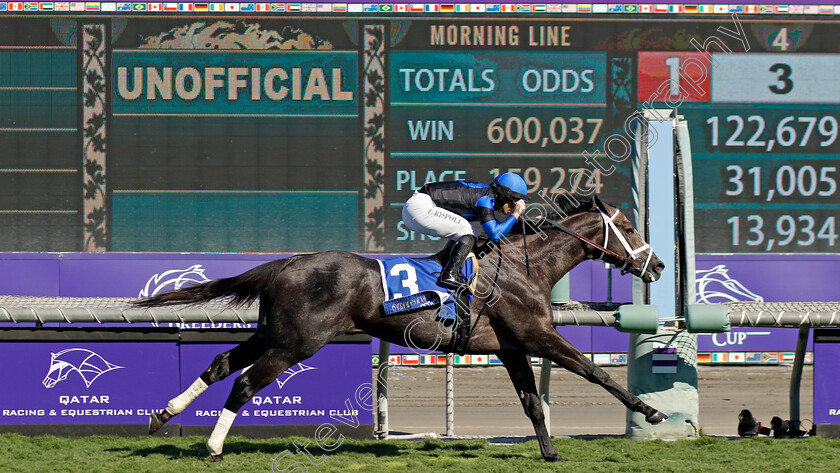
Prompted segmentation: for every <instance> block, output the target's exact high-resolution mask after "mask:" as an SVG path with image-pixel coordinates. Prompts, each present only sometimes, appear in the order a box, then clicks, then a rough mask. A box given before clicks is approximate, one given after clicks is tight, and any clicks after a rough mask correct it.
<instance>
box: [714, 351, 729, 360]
mask: <svg viewBox="0 0 840 473" xmlns="http://www.w3.org/2000/svg"><path fill="white" fill-rule="evenodd" d="M727 355H728V353H725V352H724V353H712V363H726V357H727Z"/></svg>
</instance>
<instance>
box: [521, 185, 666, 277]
mask: <svg viewBox="0 0 840 473" xmlns="http://www.w3.org/2000/svg"><path fill="white" fill-rule="evenodd" d="M595 206H596V210H598V213H599V214H601V218H602V219H603V221H604V244H603V245H599V244H597V243H595V242H594V241H592V240H590V239H588V238H586V237H585V236H583V235H581V234H580V233H578V232H576V231H574V230H572V229H571V228H569V227H567V226H565V225H563V224H562V223H560V222H558V221H556V220H552V219H548V218H544V219H542V220H541V221H542V222H545V223H547V224H549V225H551V226H552V227H554V228H556V229H558V230H560V231H562V232H564V233H567V234H569V235H571V236H573V237H575V238H577V239H578V240H580V241H582V242H584V243H586V244H587V245H589V246H591V247H593V248H595V249H596V250H598V251H600V252H601V255H600V256H599V257H598V258H596V259H603V258H604V257H605V256H612V257H613V258H615V259H617V260H619V261H621V262H623V263H624V265H622V266H621V268H619V269H621V274H627V273H629V272H630V270H631V269H632V266H633V263H635V262H636V261H638V259H639V256H638V255H639V253H641V252H642V251H645V250H648V255H647V258H646V259H645V264H644V266H642V270H641V274H644V273H645V271H646V270H647V267H648V264H649V263H650V259H651V257H652V256H653V251H652V250H651V249H650V244H648V243H645V244H644V245H642V246H640V247H639V248H636V249H633V248H631V247H630V244H629V243H628V242H627V240H626V239H625V238H624V235H622V234H621V231H620V230H619V229H618V227H617V226H616V225H615V218H616V217H618V214H619V210H618V209H616V210H615V213H614V214H613V215H612V217H610V216H608V215H607V214H606V212H604V210H605V209H603V208H602V205H601V204H600V202H598V200H597V198H596V203H595ZM531 225H532V226H534V224H533V223H532V224H531ZM611 233H613V234H615V236H616V238H617V239H618V241H619V242H620V243H621V246H623V247H624V250H625V251H626V252H627V256H621V255H619V254H618V253H616V252H614V251H612V250H608V249H607V245H608V244H609V241H610V234H611Z"/></svg>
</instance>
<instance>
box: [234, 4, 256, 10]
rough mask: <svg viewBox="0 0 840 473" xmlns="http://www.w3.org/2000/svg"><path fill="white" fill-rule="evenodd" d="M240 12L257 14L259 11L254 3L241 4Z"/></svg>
mask: <svg viewBox="0 0 840 473" xmlns="http://www.w3.org/2000/svg"><path fill="white" fill-rule="evenodd" d="M238 11H244V12H255V11H257V6H256V5H254V4H253V3H240V4H239V10H238Z"/></svg>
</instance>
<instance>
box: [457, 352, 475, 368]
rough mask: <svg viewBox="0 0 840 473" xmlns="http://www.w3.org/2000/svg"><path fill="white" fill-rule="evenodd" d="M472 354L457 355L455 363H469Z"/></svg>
mask: <svg viewBox="0 0 840 473" xmlns="http://www.w3.org/2000/svg"><path fill="white" fill-rule="evenodd" d="M471 356H472V355H455V365H456V366H457V365H468V364H470V358H471Z"/></svg>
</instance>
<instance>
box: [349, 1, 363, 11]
mask: <svg viewBox="0 0 840 473" xmlns="http://www.w3.org/2000/svg"><path fill="white" fill-rule="evenodd" d="M364 8H365V6H364V5H363V4H361V3H349V4H348V5H347V11H348V12H350V13H362V12H363V11H364Z"/></svg>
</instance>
